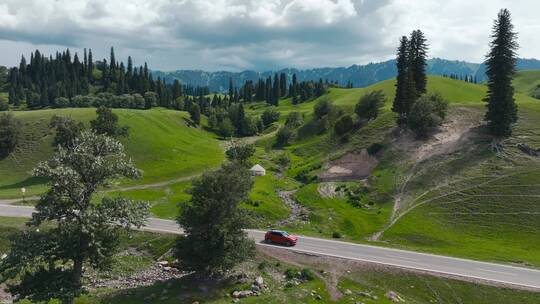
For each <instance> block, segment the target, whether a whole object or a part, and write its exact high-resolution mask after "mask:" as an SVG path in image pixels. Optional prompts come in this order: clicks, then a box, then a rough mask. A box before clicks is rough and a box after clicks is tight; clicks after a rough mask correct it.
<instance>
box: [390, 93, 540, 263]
mask: <svg viewBox="0 0 540 304" xmlns="http://www.w3.org/2000/svg"><path fill="white" fill-rule="evenodd" d="M519 117H520V119H519V121H518V123H517V125H516V126H515V128H514V135H513V136H512V137H510V138H509V139H507V140H506V141H505V149H504V154H503V156H502V157H497V156H496V155H495V154H494V153H492V152H491V151H490V150H489V139H488V138H485V137H482V136H481V137H480V138H478V139H476V140H475V141H473V142H472V143H470V144H469V147H468V149H464V150H463V151H461V152H459V153H454V154H452V155H450V156H447V157H440V158H436V159H434V160H431V161H428V162H425V163H423V164H421V165H420V166H419V167H418V168H417V174H416V175H415V176H414V177H413V178H412V179H411V180H410V182H409V185H408V186H407V189H406V204H407V205H408V206H417V207H416V208H413V209H412V211H410V212H409V213H407V214H406V215H405V216H403V217H402V218H401V219H400V220H399V221H398V222H397V223H396V224H395V225H394V226H392V227H391V228H390V229H389V230H387V231H386V232H385V233H384V238H383V239H384V240H385V241H387V242H390V243H391V244H395V245H397V246H400V247H403V248H408V249H414V250H420V251H428V252H434V253H438V254H449V255H454V256H460V257H467V258H473V259H479V260H489V261H495V262H507V263H518V264H522V265H533V266H536V267H538V266H540V244H539V243H538V241H537V240H538V239H539V238H540V195H539V194H540V193H538V185H540V160H538V159H537V158H531V157H529V156H527V155H525V154H524V153H523V152H521V151H520V150H519V149H517V148H516V145H517V144H518V143H525V144H527V145H529V146H531V147H539V146H540V130H538V128H537V127H536V125H537V121H538V120H539V119H540V104H533V103H528V102H522V103H520V104H519Z"/></svg>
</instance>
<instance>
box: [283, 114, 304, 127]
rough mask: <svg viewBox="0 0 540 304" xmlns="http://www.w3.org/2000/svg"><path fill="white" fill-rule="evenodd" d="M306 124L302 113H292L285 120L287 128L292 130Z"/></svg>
mask: <svg viewBox="0 0 540 304" xmlns="http://www.w3.org/2000/svg"><path fill="white" fill-rule="evenodd" d="M303 123H304V115H302V113H300V112H291V113H289V115H287V119H286V120H285V126H287V127H290V128H297V127H299V126H301V125H302V124H303Z"/></svg>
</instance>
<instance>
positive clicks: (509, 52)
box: [484, 9, 518, 137]
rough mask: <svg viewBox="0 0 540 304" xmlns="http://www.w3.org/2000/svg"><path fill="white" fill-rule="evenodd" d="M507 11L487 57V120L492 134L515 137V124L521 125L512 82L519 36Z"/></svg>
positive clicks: (498, 22)
mask: <svg viewBox="0 0 540 304" xmlns="http://www.w3.org/2000/svg"><path fill="white" fill-rule="evenodd" d="M513 30H514V26H513V25H512V19H511V16H510V12H509V11H508V10H507V9H502V10H501V11H500V12H499V14H498V16H497V20H495V23H494V25H493V33H492V35H491V37H492V39H493V40H492V41H491V43H490V47H491V50H490V51H489V53H488V54H487V56H486V61H485V64H486V75H487V79H488V80H487V86H488V92H487V96H486V97H485V98H484V101H486V102H487V112H486V116H485V120H486V121H487V127H488V130H489V133H491V134H492V135H493V136H496V137H505V136H510V135H511V134H512V129H511V125H512V124H513V123H515V122H517V119H518V117H517V105H516V103H515V100H514V87H513V86H512V79H513V77H514V74H515V70H516V50H517V48H518V44H517V42H516V39H517V34H516V33H515V32H514V31H513Z"/></svg>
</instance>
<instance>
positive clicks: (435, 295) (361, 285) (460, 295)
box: [338, 270, 538, 304]
mask: <svg viewBox="0 0 540 304" xmlns="http://www.w3.org/2000/svg"><path fill="white" fill-rule="evenodd" d="M338 289H339V290H340V291H342V292H344V291H345V290H347V289H349V290H350V291H352V292H353V296H352V297H353V298H354V299H353V300H351V299H350V298H349V297H344V298H342V300H340V301H339V302H338V303H355V302H356V301H361V302H363V303H366V304H368V303H381V304H382V303H385V304H391V303H394V302H392V301H390V300H389V299H388V298H387V296H386V294H387V293H388V292H389V291H393V292H395V293H397V294H398V295H399V296H400V297H401V298H402V299H403V300H404V303H474V304H491V303H507V304H510V303H515V304H518V303H519V304H521V303H524V304H525V303H531V304H532V303H538V294H537V293H533V292H526V291H519V290H512V289H507V288H498V287H491V286H481V285H476V284H473V283H467V282H461V281H457V280H452V279H445V278H437V277H432V276H427V275H420V274H415V273H410V272H404V271H394V272H388V271H375V270H367V271H359V272H353V273H352V274H349V275H347V276H346V277H345V278H342V279H341V280H340V281H339V283H338ZM358 291H360V292H367V293H369V294H370V295H372V296H376V297H377V300H375V299H373V298H369V297H364V296H358V295H357V292H358ZM356 303H358V302H356Z"/></svg>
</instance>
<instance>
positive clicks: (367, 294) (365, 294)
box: [356, 291, 371, 298]
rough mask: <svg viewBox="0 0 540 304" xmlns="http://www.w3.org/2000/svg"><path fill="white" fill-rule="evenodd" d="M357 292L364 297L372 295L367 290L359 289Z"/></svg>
mask: <svg viewBox="0 0 540 304" xmlns="http://www.w3.org/2000/svg"><path fill="white" fill-rule="evenodd" d="M356 294H357V295H359V296H362V297H366V298H371V295H370V294H369V293H367V292H363V291H357V292H356Z"/></svg>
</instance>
